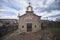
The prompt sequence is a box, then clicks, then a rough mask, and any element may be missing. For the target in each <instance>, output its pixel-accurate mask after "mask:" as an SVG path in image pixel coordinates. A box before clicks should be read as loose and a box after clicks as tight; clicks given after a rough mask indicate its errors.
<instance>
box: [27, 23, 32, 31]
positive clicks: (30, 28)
mask: <svg viewBox="0 0 60 40" xmlns="http://www.w3.org/2000/svg"><path fill="white" fill-rule="evenodd" d="M30 31H32V23H27V32H30Z"/></svg>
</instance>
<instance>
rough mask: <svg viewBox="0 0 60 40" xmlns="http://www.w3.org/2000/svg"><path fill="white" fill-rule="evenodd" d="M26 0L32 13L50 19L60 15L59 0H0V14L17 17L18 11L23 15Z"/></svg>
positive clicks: (26, 4)
mask: <svg viewBox="0 0 60 40" xmlns="http://www.w3.org/2000/svg"><path fill="white" fill-rule="evenodd" d="M28 2H31V5H32V7H33V8H34V13H35V14H37V15H40V16H42V17H48V18H50V19H51V18H57V17H59V16H60V12H59V11H60V0H52V1H51V0H29V1H28V0H0V16H2V17H3V16H5V17H9V16H11V18H13V16H14V17H15V16H16V17H17V14H18V13H20V15H23V14H24V13H25V11H26V7H27V6H28ZM0 18H1V17H0ZM43 19H44V18H43Z"/></svg>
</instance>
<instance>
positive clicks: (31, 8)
mask: <svg viewBox="0 0 60 40" xmlns="http://www.w3.org/2000/svg"><path fill="white" fill-rule="evenodd" d="M28 12H29V13H33V7H32V6H31V3H29V6H28V7H27V10H26V13H28Z"/></svg>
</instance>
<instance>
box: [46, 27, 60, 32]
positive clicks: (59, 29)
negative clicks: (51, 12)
mask: <svg viewBox="0 0 60 40" xmlns="http://www.w3.org/2000/svg"><path fill="white" fill-rule="evenodd" d="M47 29H48V30H54V31H60V28H55V27H48V28H47Z"/></svg>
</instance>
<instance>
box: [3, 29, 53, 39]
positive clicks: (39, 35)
mask: <svg viewBox="0 0 60 40" xmlns="http://www.w3.org/2000/svg"><path fill="white" fill-rule="evenodd" d="M52 37H53V33H52V32H51V31H50V30H39V31H38V32H28V33H18V32H17V30H16V31H14V32H13V33H11V34H9V35H7V36H5V37H3V38H2V40H52Z"/></svg>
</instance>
